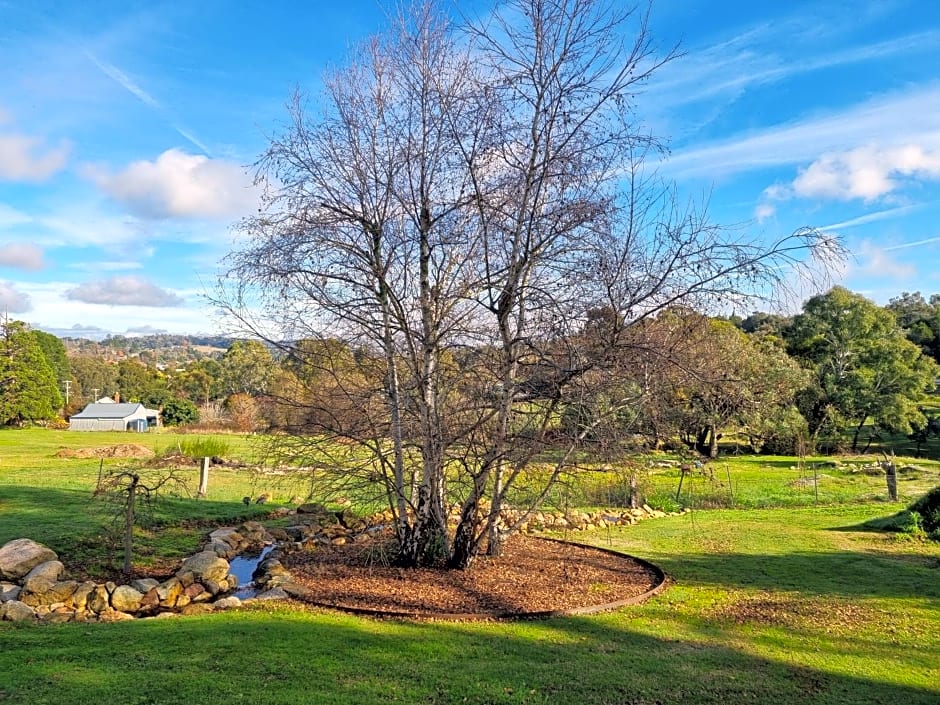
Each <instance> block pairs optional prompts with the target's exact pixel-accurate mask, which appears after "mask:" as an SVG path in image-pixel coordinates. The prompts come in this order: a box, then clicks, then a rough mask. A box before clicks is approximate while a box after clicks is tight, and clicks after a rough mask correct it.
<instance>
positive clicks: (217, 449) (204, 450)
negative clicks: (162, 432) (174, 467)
mask: <svg viewBox="0 0 940 705" xmlns="http://www.w3.org/2000/svg"><path fill="white" fill-rule="evenodd" d="M231 449H232V448H231V445H230V444H229V443H228V442H226V441H225V439H223V438H219V437H217V436H194V437H186V438H180V439H178V440H177V442H176V444H175V445H171V446H168V447H167V448H166V449H165V450H164V452H163V453H162V454H161V455H163V456H164V457H166V456H170V455H185V456H187V457H189V458H224V457H225V456H226V455H228V454H229V453H230V452H231Z"/></svg>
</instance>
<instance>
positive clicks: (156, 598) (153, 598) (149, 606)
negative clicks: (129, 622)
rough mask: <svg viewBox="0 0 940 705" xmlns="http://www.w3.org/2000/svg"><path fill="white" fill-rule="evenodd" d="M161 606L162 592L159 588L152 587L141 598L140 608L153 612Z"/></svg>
mask: <svg viewBox="0 0 940 705" xmlns="http://www.w3.org/2000/svg"><path fill="white" fill-rule="evenodd" d="M159 606H160V593H159V591H158V590H157V588H155V587H153V588H150V589H149V590H148V591H147V592H145V593H144V596H143V597H141V598H140V610H141V611H144V612H152V611H154V610H156V609H157V608H158V607H159Z"/></svg>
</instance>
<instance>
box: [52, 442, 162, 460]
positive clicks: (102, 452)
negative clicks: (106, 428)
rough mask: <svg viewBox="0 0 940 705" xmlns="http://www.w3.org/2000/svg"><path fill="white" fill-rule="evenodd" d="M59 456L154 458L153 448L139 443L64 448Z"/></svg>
mask: <svg viewBox="0 0 940 705" xmlns="http://www.w3.org/2000/svg"><path fill="white" fill-rule="evenodd" d="M55 455H56V457H57V458H152V457H153V456H154V452H153V450H151V449H150V448H148V447H147V446H142V445H139V444H137V443H121V444H119V445H114V446H103V447H101V448H62V449H61V450H59V452H57V453H56V454H55Z"/></svg>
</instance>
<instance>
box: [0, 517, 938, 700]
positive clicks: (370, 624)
mask: <svg viewBox="0 0 940 705" xmlns="http://www.w3.org/2000/svg"><path fill="white" fill-rule="evenodd" d="M873 511H876V510H874V509H873V508H872V507H851V508H849V507H843V508H839V509H831V508H827V509H787V510H763V511H747V512H744V511H710V512H694V513H693V514H691V515H685V516H682V517H670V518H667V519H663V520H656V521H648V522H645V523H642V524H640V525H637V526H635V527H629V528H626V529H623V530H620V531H616V532H613V533H612V534H611V535H610V537H609V538H608V536H607V535H606V533H605V534H604V535H603V536H601V535H595V536H594V537H593V539H594V541H595V542H597V543H601V544H602V545H608V541H609V545H612V546H613V547H614V548H617V549H620V550H624V551H627V552H629V553H633V554H637V555H642V556H644V557H647V558H650V559H652V560H654V561H655V562H657V563H658V564H659V565H661V566H662V567H663V568H665V569H666V571H667V572H668V573H669V575H670V577H671V579H672V580H673V581H674V584H673V585H672V586H671V587H670V588H669V589H668V590H667V591H666V592H665V593H663V594H662V595H660V596H659V597H657V598H654V599H653V600H651V601H649V602H648V603H647V604H645V605H642V606H639V607H633V608H627V609H624V610H620V611H617V612H614V613H609V614H603V615H596V616H591V617H577V618H565V619H553V620H548V621H543V622H522V623H508V624H504V623H482V624H474V623H456V624H448V623H406V622H404V623H403V622H396V621H377V620H370V619H362V618H357V617H351V616H346V615H341V614H333V613H328V612H316V611H300V610H294V609H291V608H289V607H283V606H282V607H277V608H273V609H271V608H268V609H257V610H256V609H251V610H246V611H243V612H239V613H224V614H219V615H211V616H207V617H191V618H185V619H176V620H165V621H164V620H150V621H137V622H133V623H121V624H112V625H77V624H72V625H59V626H45V627H35V626H14V625H9V624H3V625H0V672H2V673H4V674H6V675H5V677H4V679H3V680H2V681H0V701H3V702H16V703H57V704H62V705H69V704H71V703H95V702H120V703H191V702H200V703H204V704H205V705H213V704H215V703H218V704H219V705H222V704H223V703H224V704H226V705H227V704H228V703H232V702H260V703H270V704H272V705H275V704H279V703H285V704H287V703H291V704H293V703H298V702H303V703H384V702H407V703H578V704H593V703H598V704H600V703H650V704H651V703H680V702H681V703H738V702H772V703H775V704H777V705H785V704H787V703H859V704H862V703H911V704H914V703H924V704H925V705H926V704H927V703H931V704H935V703H936V702H938V699H940V580H938V574H940V547H938V546H936V545H928V544H923V543H919V542H912V541H904V540H899V539H897V538H895V537H890V536H885V535H882V534H878V533H871V532H861V531H858V530H857V529H856V528H855V527H857V526H858V525H859V524H860V523H861V522H863V521H864V520H866V519H868V518H871V516H872V514H873Z"/></svg>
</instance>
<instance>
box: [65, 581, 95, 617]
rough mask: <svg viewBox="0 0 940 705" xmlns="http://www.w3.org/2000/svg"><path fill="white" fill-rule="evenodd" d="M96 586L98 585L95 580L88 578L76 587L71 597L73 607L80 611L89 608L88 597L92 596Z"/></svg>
mask: <svg viewBox="0 0 940 705" xmlns="http://www.w3.org/2000/svg"><path fill="white" fill-rule="evenodd" d="M95 587H97V586H96V585H95V584H94V583H93V582H91V581H90V580H87V581H85V582H84V583H82V584H81V585H79V586H78V587H77V588H75V592H73V593H72V596H71V598H70V599H69V602H70V603H71V604H72V607H74V608H75V609H76V610H77V611H79V612H81V611H83V610H85V609H88V598H89V597H91V594H92V593H93V592H94V591H95Z"/></svg>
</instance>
